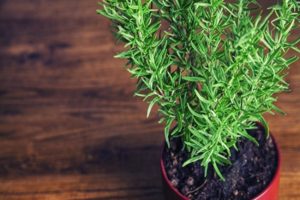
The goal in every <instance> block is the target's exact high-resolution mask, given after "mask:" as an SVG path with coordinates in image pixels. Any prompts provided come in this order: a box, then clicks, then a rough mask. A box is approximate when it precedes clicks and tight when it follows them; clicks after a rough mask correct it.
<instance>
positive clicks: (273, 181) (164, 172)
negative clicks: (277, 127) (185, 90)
mask: <svg viewBox="0 0 300 200" xmlns="http://www.w3.org/2000/svg"><path fill="white" fill-rule="evenodd" d="M269 137H271V138H272V140H273V143H274V145H275V149H276V151H277V167H276V171H275V173H274V175H273V178H272V180H271V181H270V183H269V184H268V185H267V186H266V187H265V189H264V190H263V191H262V192H260V193H259V194H257V196H255V197H254V198H253V200H258V199H260V198H261V197H263V196H264V195H265V193H267V192H268V191H269V189H270V188H271V186H272V185H273V184H274V183H275V181H276V179H277V177H279V175H280V166H281V154H280V148H279V146H278V144H277V142H276V140H275V137H274V136H273V135H272V134H271V133H270V135H269ZM164 148H165V140H164V143H163V148H162V152H161V159H160V168H161V171H162V175H163V179H164V180H165V181H166V183H167V184H168V186H169V188H171V190H172V191H173V192H174V193H176V195H178V196H179V197H180V198H182V199H183V200H190V199H189V198H188V197H186V196H184V195H183V194H181V192H179V191H178V189H177V188H175V187H174V186H173V185H172V184H171V182H170V180H169V178H168V176H167V172H166V169H165V164H164V161H163V152H164Z"/></svg>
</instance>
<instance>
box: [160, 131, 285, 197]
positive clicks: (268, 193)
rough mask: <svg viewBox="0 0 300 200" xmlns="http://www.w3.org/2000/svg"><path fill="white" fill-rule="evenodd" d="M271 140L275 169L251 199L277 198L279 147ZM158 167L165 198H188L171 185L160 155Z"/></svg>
mask: <svg viewBox="0 0 300 200" xmlns="http://www.w3.org/2000/svg"><path fill="white" fill-rule="evenodd" d="M271 137H272V140H273V142H274V144H275V147H276V150H277V156H278V157H277V169H276V172H275V174H274V177H273V179H272V181H271V182H270V183H269V185H268V186H267V187H266V189H265V190H264V191H262V192H261V193H260V194H259V195H257V197H255V198H254V199H253V200H277V199H278V192H279V182H280V167H281V157H280V151H279V147H278V145H277V143H276V141H275V139H274V137H273V136H271ZM160 168H161V172H162V182H163V183H162V184H163V190H164V195H165V199H166V200H189V199H188V198H187V197H185V196H184V195H183V194H181V193H180V192H179V191H178V190H177V188H175V187H174V186H172V184H171V182H170V181H169V179H168V176H167V172H166V170H165V164H164V162H163V159H162V157H161V160H160Z"/></svg>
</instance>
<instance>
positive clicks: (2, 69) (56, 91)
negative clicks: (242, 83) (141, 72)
mask: <svg viewBox="0 0 300 200" xmlns="http://www.w3.org/2000/svg"><path fill="white" fill-rule="evenodd" d="M96 8H97V0H80V1H70V0H51V1H50V0H0V200H44V199H47V200H54V199H66V200H69V199H73V200H75V199H77V200H82V199H85V200H94V199H99V200H100V199H103V200H104V199H105V200H114V199H128V200H160V199H162V192H161V184H160V171H159V157H160V148H161V143H162V139H163V134H162V127H161V126H160V125H158V124H157V116H156V115H155V114H154V115H152V117H150V118H149V119H146V116H145V111H146V106H147V105H146V104H145V103H143V102H141V100H140V99H138V98H135V97H132V93H133V91H134V88H135V86H134V83H135V81H134V80H132V79H130V76H129V74H128V73H127V71H126V70H125V69H124V68H122V66H123V65H124V63H125V61H122V60H117V59H114V58H113V55H114V54H115V53H116V52H118V51H119V50H120V49H121V48H122V46H121V45H115V41H114V39H113V37H112V35H111V33H110V30H109V21H108V20H106V19H104V18H103V17H100V16H97V15H96V12H95V10H96ZM295 34H296V33H295ZM298 34H299V33H298ZM288 81H289V82H290V84H291V88H292V92H291V93H285V94H282V95H280V96H279V97H280V98H279V103H278V105H279V107H281V108H283V109H284V110H285V111H286V112H287V116H284V117H283V116H269V115H268V116H267V118H268V120H269V122H270V127H271V130H272V132H273V133H274V135H275V137H276V138H277V140H278V143H279V144H280V146H281V149H282V176H281V188H280V199H287V200H291V199H300V114H299V112H300V62H297V63H295V64H293V66H292V68H291V72H290V76H289V77H288Z"/></svg>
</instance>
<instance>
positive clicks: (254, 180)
mask: <svg viewBox="0 0 300 200" xmlns="http://www.w3.org/2000/svg"><path fill="white" fill-rule="evenodd" d="M249 133H250V134H251V135H252V136H254V137H255V138H256V139H257V141H258V142H259V146H257V145H256V144H254V143H252V142H251V141H249V140H247V139H245V138H243V139H241V140H240V141H239V142H238V144H237V146H238V149H239V151H236V150H235V149H232V150H231V153H232V155H231V158H230V160H231V162H232V165H230V166H222V167H220V170H221V172H222V174H223V176H224V177H225V181H222V180H220V179H219V177H218V176H217V175H216V174H215V172H214V171H213V169H212V167H211V168H210V169H209V171H208V175H207V177H206V178H204V170H203V168H202V167H201V166H200V164H199V162H196V163H194V164H190V165H188V166H186V167H184V168H183V167H182V164H183V162H184V161H185V160H187V159H188V153H187V152H185V151H184V150H183V149H182V142H181V141H180V140H179V139H175V140H172V141H170V142H171V148H170V149H168V148H165V149H164V153H163V160H164V163H165V167H166V172H167V175H168V178H169V180H170V182H171V184H172V185H173V186H175V187H176V188H177V189H178V190H179V191H180V192H181V193H182V194H184V195H185V196H187V197H188V198H189V199H192V200H200V199H201V200H205V199H207V200H208V199H209V200H214V199H215V200H217V199H218V200H220V199H226V200H232V199H234V200H249V199H252V198H254V197H256V196H257V195H258V194H259V193H261V192H262V191H263V190H264V189H265V188H266V186H267V185H268V184H269V183H270V182H271V180H272V178H273V176H274V174H275V171H276V168H277V151H276V147H275V145H274V143H273V140H272V138H271V137H268V138H266V135H265V131H264V129H263V127H262V126H260V125H258V128H257V129H255V130H251V131H249Z"/></svg>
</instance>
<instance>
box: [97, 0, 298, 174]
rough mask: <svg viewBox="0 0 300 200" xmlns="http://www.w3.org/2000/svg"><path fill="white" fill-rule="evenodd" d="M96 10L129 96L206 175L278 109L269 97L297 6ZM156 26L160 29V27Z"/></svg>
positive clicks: (207, 1)
mask: <svg viewBox="0 0 300 200" xmlns="http://www.w3.org/2000/svg"><path fill="white" fill-rule="evenodd" d="M100 5H101V6H102V8H101V9H100V10H98V11H97V12H98V13H99V14H101V15H104V16H105V17H107V18H109V19H111V20H112V22H113V28H114V30H115V33H116V37H117V38H118V39H120V40H121V41H123V42H124V43H125V50H124V52H121V53H120V54H118V55H117V56H116V57H117V58H124V59H127V60H128V63H127V69H128V71H129V72H130V73H131V74H132V76H133V77H135V78H137V89H136V93H135V94H136V95H137V96H140V97H143V99H144V100H146V101H147V102H149V108H148V112H147V116H149V114H150V111H151V109H152V107H153V105H154V104H157V105H158V106H159V113H160V117H161V119H160V121H159V122H160V123H165V129H164V133H165V138H166V141H167V143H168V145H169V140H170V139H171V138H174V137H181V138H182V140H183V142H184V146H185V149H186V150H187V151H188V152H189V153H190V158H189V159H188V160H187V161H186V162H185V163H184V165H188V164H190V163H192V162H200V163H201V165H202V166H203V167H204V169H205V172H206V173H207V169H208V167H209V166H213V168H214V170H215V172H216V173H217V174H218V175H219V176H220V177H221V178H222V179H223V176H222V174H221V172H220V170H219V167H220V165H224V164H230V161H229V157H230V149H231V148H236V143H237V141H238V140H239V139H240V138H241V137H246V138H247V139H249V140H251V141H253V142H254V143H257V142H256V139H255V138H253V137H252V136H251V135H249V134H248V133H247V130H249V129H253V128H255V122H257V121H259V122H261V123H262V124H263V125H264V126H265V128H266V132H267V135H268V124H267V122H266V121H265V120H264V118H263V114H264V113H266V112H269V113H273V111H275V112H280V113H282V111H281V110H280V109H279V108H278V107H276V106H275V105H274V102H276V100H277V98H276V97H274V94H276V93H278V92H282V91H285V90H287V89H288V84H287V83H286V82H285V81H284V77H285V76H286V72H285V70H286V69H287V68H288V66H289V65H290V64H291V63H293V62H295V61H296V60H297V56H294V57H287V56H286V53H287V51H289V50H290V49H292V50H295V51H296V52H300V51H299V49H298V48H297V43H298V42H299V41H300V38H299V39H297V40H295V41H288V37H289V35H290V34H291V31H292V30H293V29H295V28H297V24H299V16H300V14H299V13H300V6H299V2H297V1H296V0H283V1H282V2H281V3H278V4H277V5H274V6H272V7H270V8H269V9H268V10H267V13H264V12H263V9H262V8H261V7H260V5H259V4H258V3H257V2H256V1H255V0H236V1H234V2H231V3H226V2H224V0H148V1H142V0H122V1H121V0H104V1H103V2H102V3H100ZM162 24H163V25H162Z"/></svg>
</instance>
